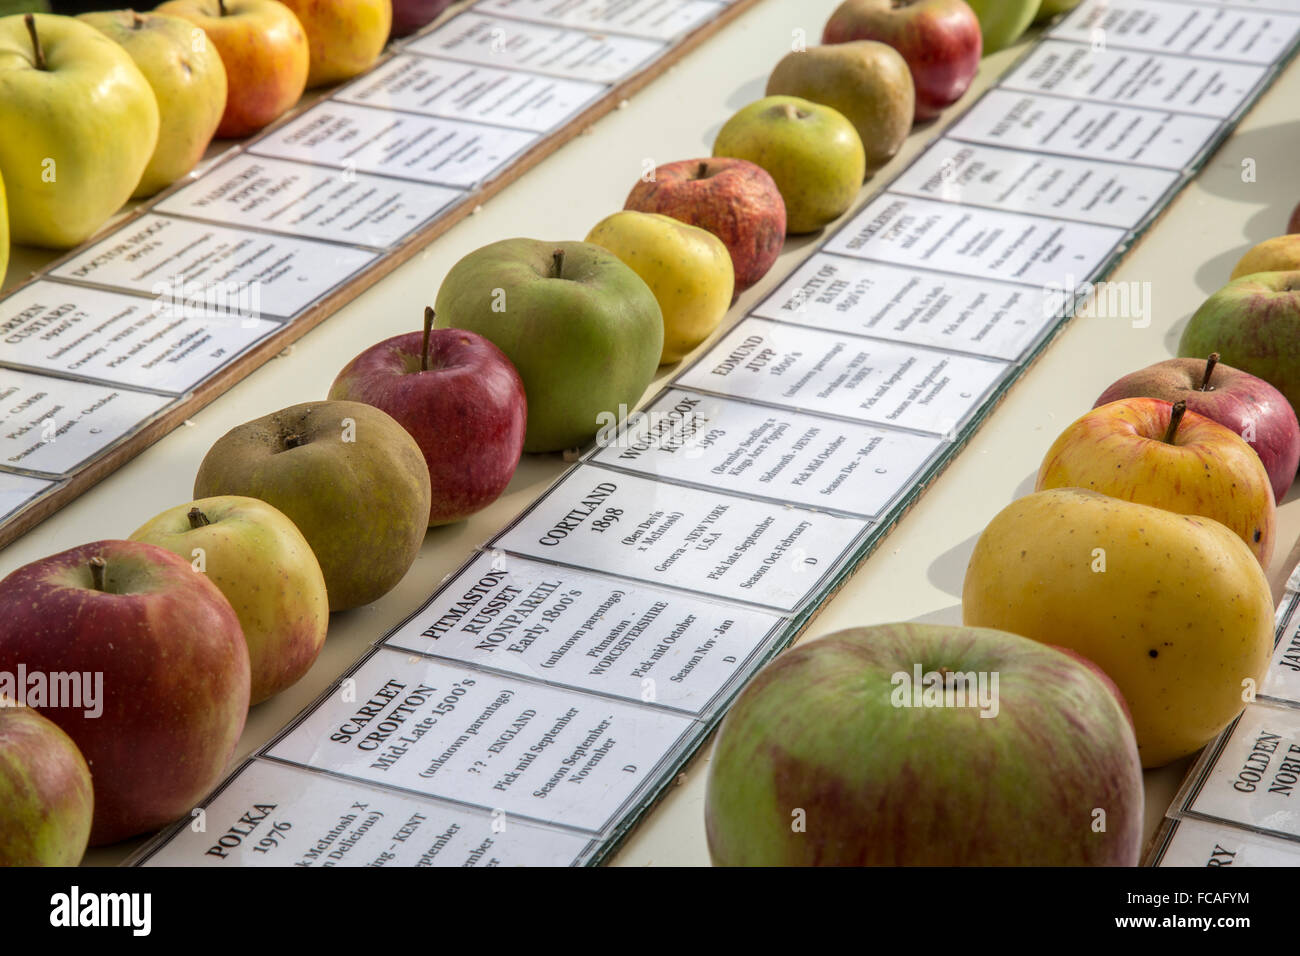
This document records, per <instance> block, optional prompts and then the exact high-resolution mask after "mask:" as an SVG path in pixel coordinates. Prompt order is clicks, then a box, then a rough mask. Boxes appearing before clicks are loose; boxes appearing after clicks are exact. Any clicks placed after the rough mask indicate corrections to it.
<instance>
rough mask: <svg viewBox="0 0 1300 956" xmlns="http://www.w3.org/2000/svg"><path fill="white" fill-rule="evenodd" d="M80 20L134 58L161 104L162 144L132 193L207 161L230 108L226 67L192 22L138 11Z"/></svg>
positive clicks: (148, 192) (152, 189)
mask: <svg viewBox="0 0 1300 956" xmlns="http://www.w3.org/2000/svg"><path fill="white" fill-rule="evenodd" d="M77 19H79V20H81V21H82V22H83V23H88V24H90V25H91V26H92V27H94V28H95V29H96V30H98V31H99V32H100V33H103V34H104V35H105V36H107V37H108V38H109V39H110V40H112V41H113V42H114V43H117V44H119V45H120V46H121V47H122V49H124V50H126V52H127V53H129V54H130V55H131V59H132V60H134V61H135V65H136V66H138V67H139V68H140V72H141V73H143V74H144V78H145V79H146V80H148V81H149V86H150V88H151V89H152V90H153V92H154V97H155V98H156V99H157V100H158V114H159V126H158V145H157V146H155V147H154V151H153V156H151V157H150V159H149V165H148V166H146V167H145V170H144V174H143V175H142V176H141V177H140V182H139V184H138V185H137V186H136V187H135V192H134V193H133V195H134V196H135V197H136V198H141V197H144V196H152V195H153V194H154V193H156V192H158V190H160V189H164V188H165V187H167V186H170V185H171V184H172V183H174V182H175V181H176V180H178V179H180V178H181V177H182V176H184V175H185V174H186V173H188V172H189V171H190V170H191V169H193V168H194V166H195V164H197V163H198V161H199V160H200V159H202V158H203V153H204V151H205V150H207V148H208V143H210V142H212V137H213V135H214V134H215V133H216V132H217V124H218V123H220V122H221V114H222V113H224V112H225V109H226V68H225V67H224V66H222V65H221V57H220V56H219V55H218V53H217V51H216V49H215V48H214V47H213V46H212V45H211V44H209V43H208V42H207V39H206V37H203V36H199V35H196V31H197V32H198V33H201V32H202V31H200V30H199V28H198V27H196V26H195V25H194V24H192V23H190V22H189V21H188V20H185V19H182V18H181V17H174V16H167V15H166V14H161V13H136V12H135V11H134V10H113V11H97V12H94V13H83V14H82V15H81V16H80V17H78V18H77Z"/></svg>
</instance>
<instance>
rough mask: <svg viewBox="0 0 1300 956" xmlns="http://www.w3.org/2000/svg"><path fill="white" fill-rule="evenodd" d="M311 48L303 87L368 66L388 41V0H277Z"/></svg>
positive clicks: (390, 11)
mask: <svg viewBox="0 0 1300 956" xmlns="http://www.w3.org/2000/svg"><path fill="white" fill-rule="evenodd" d="M281 2H283V3H284V5H285V6H287V7H288V8H289V9H290V10H292V11H293V12H294V14H295V15H296V16H297V17H298V20H299V21H300V22H301V23H302V28H303V30H305V31H306V33H307V44H308V46H309V47H311V56H310V65H309V66H308V69H307V86H308V87H315V86H324V85H326V84H327V83H337V82H339V81H340V80H348V79H351V78H352V77H354V76H356V75H357V74H358V73H362V72H364V71H365V70H367V69H369V68H370V66H371V64H373V63H374V62H375V60H377V59H379V54H380V53H382V52H383V50H384V44H385V43H387V42H388V32H389V29H390V28H391V27H392V23H393V5H392V0H281Z"/></svg>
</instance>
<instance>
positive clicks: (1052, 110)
mask: <svg viewBox="0 0 1300 956" xmlns="http://www.w3.org/2000/svg"><path fill="white" fill-rule="evenodd" d="M1222 127H1223V124H1222V123H1221V122H1220V121H1219V120H1217V119H1210V118H1209V117H1207V116H1190V115H1188V114H1186V113H1170V112H1167V111H1163V110H1151V109H1138V108H1136V107H1131V106H1116V105H1115V104H1114V103H1089V102H1088V101H1086V100H1074V99H1067V98H1065V97H1060V96H1048V95H1046V94H1044V93H1019V92H1016V91H1015V90H1002V89H992V90H989V91H988V92H987V93H985V94H984V95H983V96H982V97H980V99H979V101H978V102H976V103H975V105H974V106H972V107H971V108H970V109H969V110H967V111H966V113H965V114H964V115H963V116H961V117H960V118H959V119H958V120H957V121H956V122H955V123H953V125H952V126H950V127H949V128H948V130H947V132H946V134H945V136H946V138H948V139H959V140H965V141H966V142H971V143H984V144H987V145H990V146H1006V147H1010V148H1013V149H1030V150H1035V151H1037V152H1040V153H1054V154H1056V155H1058V156H1070V157H1075V156H1089V157H1091V158H1093V159H1108V160H1112V161H1114V162H1117V163H1133V164H1135V165H1138V166H1154V167H1156V168H1158V169H1174V170H1183V169H1187V168H1189V167H1191V166H1192V165H1193V164H1194V163H1195V161H1196V158H1197V157H1198V156H1200V155H1201V153H1202V152H1204V150H1205V148H1206V147H1207V146H1209V144H1210V143H1211V142H1212V141H1213V140H1214V137H1215V136H1216V135H1217V134H1218V132H1219V130H1220V129H1222Z"/></svg>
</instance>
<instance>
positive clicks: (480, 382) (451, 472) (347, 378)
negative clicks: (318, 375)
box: [329, 306, 528, 527]
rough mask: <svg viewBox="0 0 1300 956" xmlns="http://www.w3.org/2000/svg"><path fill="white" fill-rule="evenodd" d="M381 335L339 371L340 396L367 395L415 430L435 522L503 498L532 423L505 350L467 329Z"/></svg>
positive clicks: (333, 394)
mask: <svg viewBox="0 0 1300 956" xmlns="http://www.w3.org/2000/svg"><path fill="white" fill-rule="evenodd" d="M433 319H434V314H433V309H431V308H428V307H427V306H426V307H425V310H424V332H423V333H420V332H411V333H410V334H408V335H398V336H396V337H394V338H391V339H385V340H384V341H383V342H380V343H379V344H378V345H373V346H371V347H370V348H368V349H366V350H365V351H364V352H362V353H361V354H360V355H358V356H357V357H356V358H354V359H353V360H352V361H351V362H349V363H348V364H347V365H346V366H344V368H343V370H342V371H341V372H339V374H338V376H337V377H336V378H335V379H334V384H333V385H331V386H330V391H329V398H330V399H331V400H334V401H350V402H365V403H366V404H367V405H373V406H375V407H376V408H378V409H381V410H383V411H385V412H387V413H388V414H389V415H391V416H392V417H393V418H394V419H395V420H396V421H397V423H398V424H400V425H401V426H402V427H403V428H405V429H406V430H407V431H408V432H410V433H411V437H412V438H414V439H415V443H416V444H417V445H419V446H420V451H421V452H422V453H423V455H424V461H425V464H426V465H427V466H428V468H429V483H430V485H431V487H432V491H433V494H432V504H431V505H430V508H429V527H433V526H435V525H444V524H450V523H452V522H453V521H463V520H464V519H465V518H468V517H469V516H470V515H472V514H474V513H475V512H476V511H481V510H482V509H484V508H486V507H487V506H488V505H490V504H491V503H492V502H494V501H496V500H497V498H499V497H500V496H501V493H502V492H503V491H505V490H506V486H507V485H508V484H510V479H511V477H512V476H513V475H514V473H515V468H516V467H517V466H518V465H519V456H520V454H521V453H522V452H523V449H524V432H525V430H526V429H527V425H528V402H527V400H526V399H525V397H524V383H523V380H522V379H520V377H519V373H518V372H517V371H515V367H514V366H513V365H511V364H510V360H509V359H508V358H506V357H505V355H503V354H502V352H501V350H500V349H499V348H497V347H496V346H495V345H493V344H492V343H491V342H489V341H488V340H487V339H485V338H483V337H482V336H481V335H476V334H475V333H473V332H466V331H465V330H463V329H438V330H437V331H434V330H433Z"/></svg>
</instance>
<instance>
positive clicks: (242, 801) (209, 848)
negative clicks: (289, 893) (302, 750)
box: [135, 760, 591, 869]
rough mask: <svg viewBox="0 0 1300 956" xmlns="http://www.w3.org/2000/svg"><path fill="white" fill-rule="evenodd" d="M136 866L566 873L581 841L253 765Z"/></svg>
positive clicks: (481, 813)
mask: <svg viewBox="0 0 1300 956" xmlns="http://www.w3.org/2000/svg"><path fill="white" fill-rule="evenodd" d="M201 810H202V814H203V829H202V830H201V831H196V830H195V828H194V826H193V822H194V821H193V820H185V821H183V822H182V825H181V826H179V827H177V828H176V829H175V830H174V831H172V832H170V833H169V834H167V835H165V837H164V839H163V840H162V841H159V842H158V843H156V844H154V845H153V846H151V847H149V848H148V849H146V850H145V851H144V852H143V853H142V854H141V855H140V856H139V857H138V858H137V859H136V860H135V862H136V863H137V864H138V865H141V866H211V867H226V868H230V869H233V868H235V867H243V866H317V867H325V866H402V867H408V866H409V867H417V866H420V867H422V866H570V865H572V864H573V863H574V862H575V861H576V860H577V859H578V857H579V856H581V855H582V853H583V851H584V850H585V849H586V848H587V846H588V845H589V844H590V842H591V838H590V837H589V836H587V835H585V834H581V833H573V832H569V831H565V830H557V829H554V828H551V827H539V826H536V825H533V824H529V823H526V822H524V821H522V820H513V819H511V818H510V817H509V816H507V815H506V814H505V813H500V812H498V813H496V814H495V815H494V814H492V813H491V812H489V811H486V810H480V809H474V808H469V807H461V806H456V805H455V804H449V803H442V802H438V801H434V800H430V799H428V798H427V797H412V796H409V795H407V794H403V793H394V792H392V791H391V790H381V789H379V788H377V787H369V786H365V785H364V784H359V783H354V782H353V781H350V780H342V779H339V778H338V777H330V776H326V775H324V774H320V773H313V772H311V771H309V770H302V769H300V768H298V767H288V766H285V765H284V764H279V763H274V762H273V761H270V760H250V761H249V762H248V763H246V764H244V766H243V767H241V768H240V769H239V770H238V771H236V772H235V773H234V774H233V775H232V776H231V777H230V778H229V779H228V780H226V781H225V783H224V784H222V786H221V789H220V790H218V791H217V792H216V793H215V794H213V796H212V798H211V799H209V800H208V801H207V803H206V804H204V806H203V807H202V808H201Z"/></svg>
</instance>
